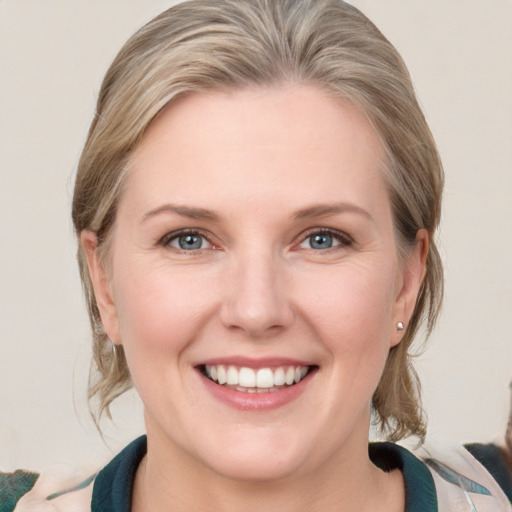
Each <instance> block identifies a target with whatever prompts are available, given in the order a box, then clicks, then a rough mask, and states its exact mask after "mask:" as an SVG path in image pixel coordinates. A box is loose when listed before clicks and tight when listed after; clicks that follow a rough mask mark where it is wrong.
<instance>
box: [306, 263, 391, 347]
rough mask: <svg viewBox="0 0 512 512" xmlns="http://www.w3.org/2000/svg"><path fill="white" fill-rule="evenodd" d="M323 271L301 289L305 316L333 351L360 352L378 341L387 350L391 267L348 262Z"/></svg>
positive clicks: (389, 320)
mask: <svg viewBox="0 0 512 512" xmlns="http://www.w3.org/2000/svg"><path fill="white" fill-rule="evenodd" d="M325 274H326V275H325V276H319V275H317V276H315V281H314V282H310V283H307V282H304V283H302V285H301V290H300V295H301V297H302V299H301V301H300V302H301V303H302V307H303V309H304V316H305V317H306V318H307V319H308V320H309V322H310V324H311V325H312V326H313V327H315V328H317V329H319V330H321V331H322V336H321V337H322V339H324V340H325V342H326V343H329V345H330V348H331V350H333V351H345V352H348V353H354V354H359V353H360V352H361V351H364V350H373V349H374V348H375V347H376V346H377V345H378V344H384V345H385V348H386V350H387V348H388V342H389V340H388V339H387V334H388V333H389V326H390V324H391V322H392V317H393V305H394V296H395V288H396V280H395V273H394V272H393V269H385V268H383V266H369V265H367V266H358V267H355V266H352V267H348V266H347V267H344V268H340V269H337V271H336V272H332V271H331V272H326V273H325ZM322 277H323V278H322ZM319 283H324V285H323V286H319Z"/></svg>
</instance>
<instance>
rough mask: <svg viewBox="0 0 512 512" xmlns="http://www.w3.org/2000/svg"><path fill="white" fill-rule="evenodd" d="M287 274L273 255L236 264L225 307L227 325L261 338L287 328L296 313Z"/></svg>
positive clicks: (253, 256) (249, 257) (242, 259)
mask: <svg viewBox="0 0 512 512" xmlns="http://www.w3.org/2000/svg"><path fill="white" fill-rule="evenodd" d="M285 274H286V273H285V271H284V269H283V264H282V263H280V262H279V261H276V259H275V258H272V256H271V255H266V254H255V253H252V254H251V255H246V256H245V257H240V258H239V259H238V261H237V262H233V264H232V267H231V269H230V271H229V272H228V276H227V283H226V284H227V286H226V289H225V295H224V299H223V303H222V306H221V313H220V315H221V320H222V322H223V324H224V325H225V326H226V327H227V328H229V329H232V330H233V329H238V330H240V331H243V332H244V333H245V334H246V335H247V336H249V337H251V338H259V339H262V338H268V337H271V336H274V335H276V334H277V333H279V332H281V331H283V330H284V329H286V328H287V327H288V326H289V325H290V324H291V323H292V321H293V317H294V313H293V308H292V304H291V301H290V297H289V286H287V282H286V281H287V279H286V275H285Z"/></svg>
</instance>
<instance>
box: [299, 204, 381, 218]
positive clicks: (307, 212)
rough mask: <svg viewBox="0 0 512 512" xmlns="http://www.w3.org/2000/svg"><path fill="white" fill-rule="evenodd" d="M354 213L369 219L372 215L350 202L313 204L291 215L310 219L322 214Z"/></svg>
mask: <svg viewBox="0 0 512 512" xmlns="http://www.w3.org/2000/svg"><path fill="white" fill-rule="evenodd" d="M347 212H348V213H356V214H359V215H362V216H364V217H366V218H367V219H369V220H371V219H372V216H371V215H370V214H369V213H368V212H367V211H366V210H364V209H363V208H361V207H359V206H357V205H355V204H352V203H328V204H315V205H312V206H309V207H307V208H303V209H301V210H298V211H297V212H295V214H294V215H293V218H294V219H296V220H301V219H310V218H312V217H321V216H323V215H335V214H337V213H347Z"/></svg>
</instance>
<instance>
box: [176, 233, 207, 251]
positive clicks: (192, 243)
mask: <svg viewBox="0 0 512 512" xmlns="http://www.w3.org/2000/svg"><path fill="white" fill-rule="evenodd" d="M176 242H177V243H178V246H179V248H180V249H183V250H185V251H193V250H197V249H201V247H202V246H203V237H202V236H199V235H181V236H179V237H178V238H176ZM171 245H172V244H171Z"/></svg>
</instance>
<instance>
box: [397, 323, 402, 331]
mask: <svg viewBox="0 0 512 512" xmlns="http://www.w3.org/2000/svg"><path fill="white" fill-rule="evenodd" d="M396 330H397V331H403V330H404V324H403V322H398V323H397V324H396Z"/></svg>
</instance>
